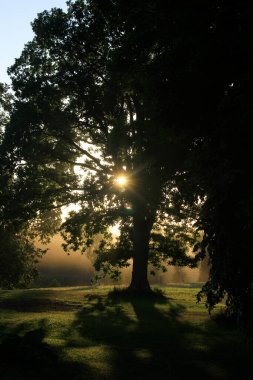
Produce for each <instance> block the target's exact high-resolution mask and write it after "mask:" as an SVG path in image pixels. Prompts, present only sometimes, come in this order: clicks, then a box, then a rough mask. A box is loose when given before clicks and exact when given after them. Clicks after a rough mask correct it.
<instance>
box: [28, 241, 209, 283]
mask: <svg viewBox="0 0 253 380" xmlns="http://www.w3.org/2000/svg"><path fill="white" fill-rule="evenodd" d="M62 243H63V239H62V238H61V236H60V235H57V236H55V237H53V239H52V241H51V242H50V244H49V245H48V248H49V250H48V252H47V253H46V254H45V255H44V257H43V258H42V259H41V261H40V263H39V266H38V271H39V276H38V278H37V279H36V280H35V282H34V284H33V286H38V287H50V286H54V287H56V286H81V285H90V284H91V281H92V278H93V277H94V275H95V271H94V268H93V266H92V263H91V261H90V260H89V258H88V257H87V255H85V254H84V255H82V254H81V253H80V252H78V251H77V252H72V253H71V254H69V255H68V254H67V253H66V252H65V251H64V250H63V248H62V246H61V244H62ZM131 271H132V268H131V265H130V266H129V267H128V268H125V269H123V271H122V276H121V280H120V281H119V282H117V284H129V283H130V280H131ZM207 277H208V264H207V260H204V261H203V262H201V264H200V266H199V268H196V269H190V268H180V267H171V266H169V267H168V271H167V272H165V273H162V272H157V273H156V274H155V276H153V275H149V281H150V283H151V284H152V285H155V284H158V285H168V284H169V283H185V284H187V283H198V282H205V281H206V280H207ZM101 284H104V285H110V284H115V282H113V281H112V280H110V279H104V280H103V281H101Z"/></svg>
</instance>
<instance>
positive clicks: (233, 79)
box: [188, 1, 253, 322]
mask: <svg viewBox="0 0 253 380" xmlns="http://www.w3.org/2000/svg"><path fill="white" fill-rule="evenodd" d="M251 15H252V11H251V4H250V2H249V1H243V2H240V3H238V2H235V1H231V2H224V3H223V4H220V8H219V13H217V17H216V19H215V23H214V24H213V33H214V40H216V43H217V46H219V49H217V48H216V49H215V52H216V57H217V61H219V71H220V72H221V73H222V76H221V77H220V78H219V83H220V85H221V88H223V91H222V92H221V96H220V97H219V98H218V99H219V102H218V107H217V108H216V110H215V109H214V113H213V122H212V128H210V130H208V133H206V135H205V136H203V138H202V139H199V140H198V142H197V144H196V145H195V152H194V155H193V156H192V163H193V167H192V168H191V170H190V171H191V173H192V176H191V182H192V183H198V186H199V188H201V189H203V193H204V194H205V197H206V199H205V202H204V204H203V207H202V210H201V213H200V216H199V221H198V226H199V228H200V229H202V230H203V231H204V239H203V241H202V243H201V244H200V245H201V249H202V256H205V255H206V253H208V256H209V262H210V276H209V280H208V282H207V283H206V285H205V286H204V287H203V290H202V292H201V293H200V295H199V296H204V297H205V299H206V303H207V306H208V307H209V310H212V309H213V307H214V306H215V305H216V304H217V303H218V302H220V301H221V300H222V299H223V298H224V296H226V303H227V311H228V313H229V314H233V315H235V316H236V317H237V319H240V320H244V322H245V321H248V320H249V319H251V320H252V312H251V310H252V305H253V292H252V289H253V276H252V242H251V237H252V233H253V230H252V226H253V224H252V215H253V203H252V200H253V199H252V190H253V189H252V181H251V176H252V165H253V162H252V154H251V151H252V148H251V147H252V144H253V140H252V121H253V113H252V95H251V89H252V83H253V71H252V63H253V62H252V37H253V28H252V22H251ZM218 58H219V59H218ZM215 71H216V72H217V73H218V72H219V71H218V69H216V70H215ZM188 191H189V190H188Z"/></svg>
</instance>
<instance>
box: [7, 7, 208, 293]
mask: <svg viewBox="0 0 253 380" xmlns="http://www.w3.org/2000/svg"><path fill="white" fill-rule="evenodd" d="M182 4H183V3H182ZM179 10H180V8H178V7H175V6H174V5H173V4H172V3H171V4H169V7H168V4H165V3H164V2H162V1H157V2H153V1H150V2H147V3H145V4H143V3H141V2H137V3H136V2H129V3H127V4H125V2H121V1H118V2H115V3H111V2H110V1H106V2H103V3H101V2H97V1H89V2H87V3H84V2H83V1H76V2H73V3H71V4H69V8H68V11H67V12H66V13H64V12H63V11H62V10H60V9H53V10H52V11H51V12H47V11H45V12H43V13H41V14H40V15H39V16H38V18H37V19H36V20H35V21H34V22H33V30H34V33H35V37H34V39H33V41H32V42H29V43H28V44H27V45H26V47H25V48H24V50H23V52H22V55H21V57H20V58H19V59H17V60H16V63H15V65H14V66H13V67H12V68H11V69H10V70H9V73H10V74H11V77H12V81H13V88H14V91H15V94H16V103H15V112H13V115H12V118H11V122H10V124H9V126H8V128H7V132H6V136H5V141H4V145H5V146H6V147H7V148H6V149H7V151H8V157H10V155H11V160H10V161H11V163H8V165H10V166H11V167H12V170H13V172H14V173H15V177H17V178H19V182H20V187H21V186H22V191H20V192H17V193H18V194H22V200H21V201H20V202H19V203H20V204H23V209H22V210H23V211H22V212H23V214H25V216H27V217H28V216H29V217H31V216H35V215H36V213H37V211H38V210H43V209H45V208H50V207H60V206H61V205H64V204H69V203H77V204H78V205H79V207H80V210H79V211H78V212H76V213H73V214H72V215H71V217H70V219H69V220H68V221H66V223H65V224H64V226H63V234H64V236H65V239H66V242H67V243H66V247H67V246H68V247H71V248H74V249H76V248H78V247H80V246H81V247H82V249H83V250H85V249H86V248H87V246H89V245H90V244H91V243H92V237H93V236H94V235H96V234H98V233H102V234H103V235H104V236H105V237H106V234H107V227H108V225H113V224H114V223H116V222H118V223H119V224H120V230H121V235H120V237H119V239H118V240H117V242H116V243H112V241H111V240H108V239H107V240H105V239H103V240H102V242H101V244H100V247H99V250H98V252H99V253H98V260H97V262H96V267H97V269H101V268H102V269H103V270H104V271H105V272H107V273H108V272H111V273H113V275H117V274H118V268H120V267H122V266H125V265H127V262H128V259H129V258H130V257H133V276H132V283H131V288H132V289H133V290H148V289H149V284H148V281H147V265H148V260H149V258H150V260H151V262H152V264H153V265H156V266H159V259H160V258H162V259H164V260H165V261H170V262H172V263H173V264H179V265H184V264H189V263H190V264H191V265H193V264H194V263H193V261H192V260H190V259H189V258H187V256H186V255H185V246H186V240H187V239H188V238H189V228H190V227H189V223H188V224H187V222H189V220H191V219H192V218H193V217H194V215H195V209H194V208H195V205H194V195H193V194H188V198H189V199H190V200H191V206H187V203H186V202H185V200H184V199H183V198H180V194H179V193H178V191H177V188H176V177H180V176H182V175H183V170H184V169H183V167H184V165H183V163H184V161H185V159H186V156H187V153H188V151H189V148H190V141H191V140H192V131H191V129H194V128H195V127H194V128H193V126H194V125H195V124H196V125H198V126H199V124H198V123H199V121H200V119H201V116H200V115H199V103H200V102H201V99H202V97H203V94H202V92H201V89H202V87H203V84H202V74H199V73H198V72H197V71H196V67H195V66H194V63H195V62H196V59H197V58H198V55H199V51H198V52H197V53H196V47H194V46H195V45H199V46H201V42H202V40H203V34H204V35H208V34H209V33H210V31H209V21H208V20H207V13H205V12H206V10H205V9H204V7H202V6H200V7H199V11H200V12H202V13H203V22H202V23H201V24H200V25H199V24H197V23H196V16H195V14H194V12H193V10H192V9H190V8H189V7H186V8H185V9H181V10H180V12H179ZM168 11H170V12H168ZM183 24H184V29H181V26H182V25H183ZM187 28H189V29H190V30H191V33H192V34H191V36H189V34H188V32H187V30H186V29H187ZM193 37H194V38H193ZM186 47H187V48H186ZM193 86H195V88H194V91H192V90H193ZM186 100H187V101H186ZM196 117H197V118H198V120H196ZM76 167H79V168H80V169H82V170H83V171H84V174H85V177H83V178H78V175H77V174H76V171H75V170H74V168H76ZM119 175H125V176H126V177H127V184H126V185H125V186H124V187H123V186H121V187H120V186H117V183H116V182H115V179H116V178H117V176H119ZM24 190H25V191H24ZM189 199H188V200H189ZM189 204H190V203H189ZM176 219H178V220H180V221H182V220H183V219H185V222H184V229H183V228H181V231H180V233H179V232H178V231H177V228H176V227H175V226H174V228H171V229H170V228H168V225H169V224H172V225H173V224H175V220H176ZM169 222H171V223H169ZM161 232H162V233H161ZM179 237H181V239H179ZM188 240H189V239H188ZM115 266H116V271H113V267H115Z"/></svg>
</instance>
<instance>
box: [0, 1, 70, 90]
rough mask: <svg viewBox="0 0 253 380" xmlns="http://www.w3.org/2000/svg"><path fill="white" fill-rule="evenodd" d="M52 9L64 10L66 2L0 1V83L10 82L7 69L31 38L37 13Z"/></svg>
mask: <svg viewBox="0 0 253 380" xmlns="http://www.w3.org/2000/svg"><path fill="white" fill-rule="evenodd" d="M53 7H58V8H63V9H66V0H0V82H7V83H9V82H10V80H9V77H8V75H7V72H6V70H7V67H8V66H11V65H12V64H13V63H14V59H15V58H18V57H19V55H20V53H21V51H22V49H23V46H24V44H25V43H26V42H28V41H30V40H31V39H32V38H33V32H32V28H31V25H30V24H31V22H32V21H33V20H34V19H35V18H36V15H37V13H39V12H42V11H43V10H45V9H47V10H49V9H51V8H53Z"/></svg>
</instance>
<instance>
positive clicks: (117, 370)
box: [67, 295, 250, 380]
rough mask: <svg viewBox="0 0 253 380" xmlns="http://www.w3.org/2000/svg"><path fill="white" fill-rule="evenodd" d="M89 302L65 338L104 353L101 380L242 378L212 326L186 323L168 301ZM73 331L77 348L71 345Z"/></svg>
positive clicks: (178, 306)
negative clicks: (106, 369) (104, 369)
mask: <svg viewBox="0 0 253 380" xmlns="http://www.w3.org/2000/svg"><path fill="white" fill-rule="evenodd" d="M90 301H92V302H93V304H92V305H89V307H86V308H84V309H82V310H80V311H79V312H78V313H77V314H76V319H75V321H74V322H73V324H72V326H71V331H69V332H68V333H67V334H68V336H69V338H68V345H69V347H75V346H76V347H79V348H80V346H82V347H86V348H87V347H90V346H92V345H97V346H99V347H104V348H105V349H106V350H108V352H109V353H110V354H109V355H108V358H107V360H108V362H107V364H109V370H108V373H109V374H110V375H108V376H107V375H106V374H104V377H103V378H104V379H145V380H146V379H147V380H148V379H154V378H157V379H160V378H164V377H165V378H166V379H173V380H174V379H187V378H193V377H194V378H195V379H202V378H205V379H238V378H242V373H243V370H242V369H238V368H237V369H236V366H234V365H233V353H234V351H233V349H232V350H231V349H230V350H228V353H227V355H226V354H225V356H224V350H226V348H227V347H226V346H224V344H226V343H224V342H226V340H225V339H224V335H223V336H219V331H218V330H217V328H213V327H212V322H210V324H209V323H206V325H205V328H204V330H203V327H202V328H200V327H199V326H197V325H194V324H192V323H189V322H185V321H184V320H183V318H182V317H183V314H184V312H185V307H184V306H183V305H181V304H176V303H173V302H172V301H171V300H169V299H167V300H158V299H152V298H151V299H147V298H141V297H133V298H131V299H128V300H126V299H118V300H117V299H115V298H103V297H101V296H98V297H96V296H95V295H93V296H92V297H91V299H90ZM74 331H76V332H77V333H78V336H79V337H82V339H83V341H82V343H80V340H79V341H78V340H75V338H74V337H73V332H74ZM215 334H216V335H217V336H216V337H215ZM209 340H210V341H212V344H210V345H209V343H208V341H209ZM223 340H224V341H223ZM203 347H204V348H203ZM217 347H218V349H217ZM245 360H246V358H245ZM242 363H243V361H242ZM245 363H246V364H247V360H246V361H245ZM248 363H250V361H249V362H248ZM87 364H88V363H87ZM245 371H246V372H245V374H246V373H247V368H246V370H245ZM192 376H193V377H192Z"/></svg>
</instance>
